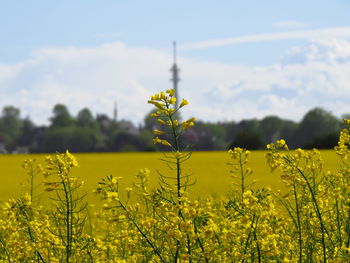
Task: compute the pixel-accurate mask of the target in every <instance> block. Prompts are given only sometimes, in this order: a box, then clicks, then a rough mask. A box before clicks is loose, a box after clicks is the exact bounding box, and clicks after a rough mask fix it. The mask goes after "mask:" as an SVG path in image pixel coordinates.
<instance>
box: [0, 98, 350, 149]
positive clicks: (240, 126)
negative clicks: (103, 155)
mask: <svg viewBox="0 0 350 263" xmlns="http://www.w3.org/2000/svg"><path fill="white" fill-rule="evenodd" d="M233 115H234V113H233ZM346 116H348V115H344V117H346ZM179 118H181V116H179ZM159 125H160V124H159V123H157V122H156V121H155V120H154V119H153V118H151V117H150V116H149V114H147V115H146V117H145V119H144V122H143V124H140V125H139V127H135V126H134V125H133V123H132V122H130V121H128V120H119V121H118V120H115V119H113V118H110V117H108V116H107V115H105V114H97V115H96V116H93V114H92V113H91V111H90V110H89V109H88V108H84V109H82V110H80V111H79V112H78V114H77V115H76V116H73V115H72V114H71V113H70V112H69V110H68V108H67V107H66V106H65V105H63V104H57V105H55V106H54V108H53V110H52V117H51V118H50V123H49V125H47V126H37V125H35V124H34V123H33V122H32V121H31V120H30V118H29V117H26V118H21V116H20V109H18V108H16V107H14V106H5V107H3V109H2V112H1V117H0V153H27V152H29V153H49V152H64V151H65V150H66V149H69V150H70V151H72V152H122V151H159V150H166V149H162V148H161V147H162V146H159V145H154V144H153V143H152V138H153V134H152V131H153V130H154V129H157V128H160V127H159ZM341 128H342V121H341V120H340V119H338V118H337V117H335V116H334V115H333V114H332V113H331V112H328V111H326V110H325V109H322V108H314V109H312V110H310V111H309V112H307V113H306V114H305V115H304V117H303V118H302V120H301V121H300V122H294V121H291V120H285V119H281V118H279V117H277V116H267V117H265V118H263V119H261V120H258V119H246V120H241V121H239V122H235V121H225V122H216V123H213V122H204V121H197V122H196V125H195V126H194V127H193V128H192V129H190V130H188V131H187V132H186V133H185V135H184V144H186V145H192V147H191V149H192V150H202V151H210V150H227V149H229V148H233V147H242V148H246V149H251V150H255V149H265V146H266V144H268V143H271V142H273V141H276V140H278V139H281V138H283V139H285V140H286V141H287V142H288V145H289V146H290V147H291V148H298V147H301V148H306V149H308V148H314V147H315V148H318V149H328V148H332V147H334V146H335V145H336V144H337V139H338V134H339V131H340V130H341Z"/></svg>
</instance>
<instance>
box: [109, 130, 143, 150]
mask: <svg viewBox="0 0 350 263" xmlns="http://www.w3.org/2000/svg"><path fill="white" fill-rule="evenodd" d="M141 148H142V145H141V142H140V139H139V138H138V136H136V135H133V134H130V133H125V132H120V133H118V134H116V135H115V136H114V138H113V139H112V145H111V150H112V151H116V152H123V151H128V152H134V151H138V150H140V149H141Z"/></svg>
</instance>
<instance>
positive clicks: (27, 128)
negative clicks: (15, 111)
mask: <svg viewBox="0 0 350 263" xmlns="http://www.w3.org/2000/svg"><path fill="white" fill-rule="evenodd" d="M21 130H22V132H21V136H20V137H19V138H18V140H17V145H18V146H28V147H30V146H31V145H33V143H34V138H35V135H36V128H35V124H34V123H33V122H32V121H31V120H30V119H29V117H27V118H25V119H24V120H23V124H22V128H21Z"/></svg>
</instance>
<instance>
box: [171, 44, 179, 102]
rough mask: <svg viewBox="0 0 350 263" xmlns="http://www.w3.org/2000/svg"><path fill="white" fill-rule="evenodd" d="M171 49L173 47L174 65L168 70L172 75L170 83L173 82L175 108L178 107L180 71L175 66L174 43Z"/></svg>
mask: <svg viewBox="0 0 350 263" xmlns="http://www.w3.org/2000/svg"><path fill="white" fill-rule="evenodd" d="M173 47H174V64H173V66H172V67H171V69H170V72H171V73H172V78H171V81H172V82H173V89H174V90H175V96H176V105H175V107H176V108H177V107H178V106H179V100H180V99H179V90H178V83H179V81H180V78H179V72H180V69H179V68H178V66H177V64H176V42H175V41H174V42H173Z"/></svg>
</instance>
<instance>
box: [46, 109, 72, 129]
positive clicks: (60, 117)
mask: <svg viewBox="0 0 350 263" xmlns="http://www.w3.org/2000/svg"><path fill="white" fill-rule="evenodd" d="M50 120H51V125H52V126H56V127H68V126H71V125H73V124H74V119H73V118H72V116H71V115H70V113H69V111H68V109H67V107H66V106H65V105H63V104H56V105H55V106H54V108H53V117H52V118H51V119H50Z"/></svg>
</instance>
